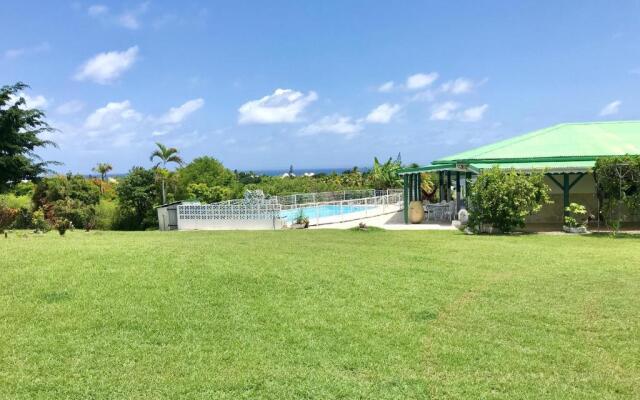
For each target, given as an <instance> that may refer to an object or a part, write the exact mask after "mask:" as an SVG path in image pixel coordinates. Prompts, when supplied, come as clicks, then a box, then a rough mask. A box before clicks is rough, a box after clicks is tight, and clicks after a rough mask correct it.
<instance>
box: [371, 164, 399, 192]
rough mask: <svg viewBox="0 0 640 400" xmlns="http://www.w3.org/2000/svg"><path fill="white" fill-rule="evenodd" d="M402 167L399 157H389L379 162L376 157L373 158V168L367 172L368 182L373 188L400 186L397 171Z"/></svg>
mask: <svg viewBox="0 0 640 400" xmlns="http://www.w3.org/2000/svg"><path fill="white" fill-rule="evenodd" d="M401 167H402V165H401V162H400V159H399V157H398V159H396V160H395V161H394V160H393V159H392V158H389V159H388V160H387V162H385V163H384V164H381V163H380V161H378V158H377V157H375V158H374V159H373V168H372V169H371V171H370V172H369V176H368V179H369V184H370V185H371V186H372V187H373V188H375V189H391V188H399V187H402V179H401V178H400V176H399V175H398V171H399V170H400V168H401Z"/></svg>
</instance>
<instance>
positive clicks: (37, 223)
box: [31, 208, 51, 233]
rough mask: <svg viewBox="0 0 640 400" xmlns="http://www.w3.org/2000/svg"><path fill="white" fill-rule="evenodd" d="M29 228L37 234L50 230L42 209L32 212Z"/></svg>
mask: <svg viewBox="0 0 640 400" xmlns="http://www.w3.org/2000/svg"><path fill="white" fill-rule="evenodd" d="M31 226H32V227H33V229H34V230H35V231H36V232H37V233H41V232H49V231H50V230H51V224H49V222H48V221H47V220H46V219H45V217H44V211H43V210H42V208H39V209H37V210H36V211H34V212H33V216H32V219H31Z"/></svg>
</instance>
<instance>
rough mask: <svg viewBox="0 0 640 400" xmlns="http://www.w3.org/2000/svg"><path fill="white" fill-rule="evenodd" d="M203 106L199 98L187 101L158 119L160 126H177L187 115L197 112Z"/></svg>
mask: <svg viewBox="0 0 640 400" xmlns="http://www.w3.org/2000/svg"><path fill="white" fill-rule="evenodd" d="M203 105H204V100H203V99H201V98H198V99H193V100H189V101H187V102H186V103H184V104H182V105H181V106H178V107H171V108H170V109H169V111H168V112H167V113H166V114H165V115H163V116H162V117H160V118H159V119H158V122H159V123H161V124H179V123H180V122H182V120H184V119H185V118H186V117H187V116H188V115H189V114H191V113H194V112H195V111H197V110H199V109H200V108H201V107H202V106H203Z"/></svg>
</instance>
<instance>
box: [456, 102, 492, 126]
mask: <svg viewBox="0 0 640 400" xmlns="http://www.w3.org/2000/svg"><path fill="white" fill-rule="evenodd" d="M488 108H489V105H488V104H483V105H481V106H477V107H469V108H467V109H466V110H464V111H463V112H462V113H461V114H460V119H461V120H462V121H466V122H477V121H480V120H481V119H482V117H484V113H485V112H487V109H488Z"/></svg>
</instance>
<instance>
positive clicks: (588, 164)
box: [400, 121, 640, 174]
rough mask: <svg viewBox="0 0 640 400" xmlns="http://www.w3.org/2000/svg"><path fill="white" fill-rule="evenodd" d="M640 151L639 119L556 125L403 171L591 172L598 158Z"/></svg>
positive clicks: (403, 172) (403, 171)
mask: <svg viewBox="0 0 640 400" xmlns="http://www.w3.org/2000/svg"><path fill="white" fill-rule="evenodd" d="M625 154H640V121H614V122H583V123H567V124H560V125H555V126H552V127H549V128H545V129H541V130H537V131H534V132H531V133H528V134H525V135H522V136H517V137H514V138H511V139H507V140H503V141H500V142H497V143H494V144H490V145H487V146H482V147H479V148H477V149H473V150H468V151H465V152H462V153H458V154H454V155H452V156H449V157H445V158H441V159H439V160H436V161H434V162H433V163H432V165H429V166H424V167H419V168H405V169H403V170H401V171H400V173H401V174H406V173H415V172H421V171H434V170H450V171H455V170H459V169H460V166H461V165H463V166H468V168H469V169H470V170H480V169H485V168H490V167H492V166H493V165H500V167H501V168H515V169H518V170H545V169H546V170H548V171H549V172H573V171H588V170H589V169H591V168H592V167H593V165H594V162H595V160H596V158H598V157H602V156H615V155H625Z"/></svg>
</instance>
